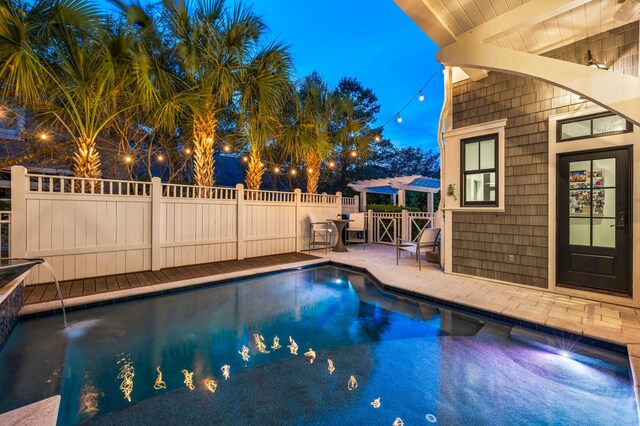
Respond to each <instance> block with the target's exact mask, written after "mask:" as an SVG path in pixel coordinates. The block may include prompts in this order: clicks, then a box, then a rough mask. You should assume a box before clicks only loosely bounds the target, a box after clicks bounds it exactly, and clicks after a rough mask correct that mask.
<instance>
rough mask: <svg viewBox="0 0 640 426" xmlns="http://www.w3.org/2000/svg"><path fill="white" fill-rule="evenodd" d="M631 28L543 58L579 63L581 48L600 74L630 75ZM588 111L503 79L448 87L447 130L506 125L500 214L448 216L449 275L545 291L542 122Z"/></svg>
mask: <svg viewBox="0 0 640 426" xmlns="http://www.w3.org/2000/svg"><path fill="white" fill-rule="evenodd" d="M638 30H639V29H638V22H637V21H636V22H633V23H631V24H628V25H625V26H623V27H620V28H617V29H614V30H611V31H607V32H604V33H601V34H598V35H596V36H593V37H590V38H588V39H585V40H582V41H580V42H577V43H573V44H571V45H568V46H564V47H561V48H559V49H556V50H553V51H551V52H547V53H546V54H545V56H549V57H553V58H556V59H561V60H565V61H571V62H576V63H583V64H584V63H586V52H587V50H588V49H589V50H591V53H592V55H593V57H594V59H595V60H596V61H598V62H603V63H606V64H607V65H608V66H609V67H610V69H609V71H603V72H619V73H624V74H632V75H638ZM592 106H594V105H593V104H592V103H590V102H584V101H581V100H580V99H579V97H578V96H577V95H575V94H572V93H570V92H568V91H566V90H564V89H560V88H558V87H554V86H551V85H549V84H546V83H542V82H539V81H535V80H532V79H530V78H524V77H520V76H515V75H509V74H504V73H497V72H491V73H489V76H488V77H487V78H485V79H482V80H480V81H471V80H465V81H462V82H459V83H456V84H455V85H454V87H453V129H458V128H461V127H465V126H470V125H476V124H481V123H485V122H490V121H493V120H498V119H504V118H507V119H508V121H507V127H506V129H505V145H506V146H505V159H504V161H505V213H477V212H473V213H471V212H469V213H467V212H457V211H456V212H453V214H452V221H453V224H452V227H453V237H452V238H453V239H452V249H453V259H452V260H453V262H452V265H453V272H456V273H462V274H467V275H474V276H480V277H485V278H490V279H496V280H502V281H508V282H513V283H519V284H526V285H531V286H535V287H543V288H546V287H547V264H548V259H547V257H548V256H547V253H548V252H547V250H548V188H547V186H548V140H549V131H548V125H549V122H548V118H549V116H551V115H555V114H562V113H568V112H572V111H578V110H581V109H586V108H588V107H592ZM509 255H514V256H515V258H514V261H513V262H509Z"/></svg>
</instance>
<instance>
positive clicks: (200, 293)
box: [0, 266, 637, 425]
mask: <svg viewBox="0 0 640 426" xmlns="http://www.w3.org/2000/svg"><path fill="white" fill-rule="evenodd" d="M68 319H69V322H70V324H71V326H70V328H69V329H67V330H66V331H64V330H63V329H62V321H61V320H60V318H58V317H57V316H48V317H43V318H37V319H28V320H22V321H20V322H19V323H18V326H17V327H16V329H15V330H14V331H13V333H12V335H11V336H10V338H9V340H8V341H7V343H6V344H5V345H4V347H3V348H2V349H1V350H0V412H5V411H8V410H11V409H13V408H16V407H19V406H22V405H25V404H29V403H32V402H35V401H38V400H41V399H43V398H46V397H49V396H52V395H56V394H61V395H62V400H61V406H60V412H59V417H58V424H63V425H67V424H77V423H83V422H89V423H93V424H243V425H244V424H261V425H262V424H278V425H283V424H284V425H286V424H292V425H293V424H310V425H316V424H317V425H321V424H342V423H347V424H367V425H371V424H386V425H391V424H393V422H394V421H395V420H396V419H397V418H400V419H402V420H403V421H404V423H405V424H408V425H409V424H430V423H437V424H492V425H496V424H497V425H511V424H530V425H538V424H582V425H584V424H616V425H627V424H629V425H634V424H637V414H636V402H635V397H634V393H633V387H632V384H631V381H630V378H629V366H628V362H627V360H626V357H624V356H622V355H617V354H614V353H611V354H605V355H606V357H605V358H603V359H599V358H595V357H586V356H582V355H575V356H574V355H573V354H571V353H568V354H565V355H568V356H563V355H562V354H560V353H555V352H553V351H546V350H542V349H539V348H538V347H536V346H534V345H532V344H527V343H526V341H523V339H520V338H519V339H515V338H514V328H513V327H512V326H510V325H507V324H503V323H499V322H494V321H491V320H488V319H483V318H481V317H475V316H471V315H468V314H464V313H460V312H456V311H453V310H450V309H444V308H442V307H438V306H435V305H432V304H428V303H422V302H417V301H410V300H405V299H401V298H398V297H395V296H391V295H388V294H385V293H382V292H381V291H379V290H378V288H377V287H376V286H375V285H374V283H373V282H372V281H371V279H369V278H368V276H367V275H364V274H362V273H359V272H356V271H352V270H347V269H342V268H336V267H330V266H323V267H317V268H313V269H303V270H298V271H290V272H283V273H280V274H273V275H268V276H262V277H257V278H250V279H245V280H240V281H237V282H231V283H226V284H221V285H215V286H210V287H203V288H198V289H193V290H189V291H182V292H177V293H170V294H164V295H159V296H154V297H149V298H143V299H137V300H132V301H127V302H124V303H117V304H113V305H108V306H101V307H95V308H90V309H85V310H77V311H73V312H71V313H70V314H69V317H68ZM255 335H257V336H258V337H257V339H256V337H255ZM259 336H263V337H264V340H262V339H260V337H259ZM276 336H278V337H279V345H280V346H281V347H280V348H279V349H273V348H272V347H277V345H274V338H275V337H276ZM289 337H291V338H292V339H293V341H295V342H296V344H297V346H298V351H297V353H298V355H293V354H292V353H291V348H290V347H289V346H294V345H293V343H291V342H290V340H289ZM563 344H565V345H566V346H567V347H566V348H564V347H563V349H570V342H564V343H563ZM263 345H264V346H263ZM243 346H245V347H246V348H247V349H248V350H245V351H244V353H245V355H248V357H249V358H248V360H246V361H245V360H243ZM261 351H262V352H261ZM305 354H306V355H305ZM312 355H314V356H315V357H313V356H312ZM329 360H331V361H332V362H331V365H330V363H329ZM225 366H228V372H229V378H228V380H225V379H224V377H223V369H225ZM331 366H332V367H333V370H332V371H330V370H331V368H330V367H331ZM352 377H353V379H352ZM212 391H213V392H212ZM378 398H379V399H378ZM129 399H130V401H129ZM377 402H378V403H379V406H377V405H378V404H377Z"/></svg>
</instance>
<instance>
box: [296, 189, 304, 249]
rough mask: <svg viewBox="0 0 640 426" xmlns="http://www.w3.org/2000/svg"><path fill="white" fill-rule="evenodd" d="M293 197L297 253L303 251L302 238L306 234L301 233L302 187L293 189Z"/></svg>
mask: <svg viewBox="0 0 640 426" xmlns="http://www.w3.org/2000/svg"><path fill="white" fill-rule="evenodd" d="M293 198H294V201H295V203H296V214H295V218H296V219H295V220H296V224H295V226H296V253H297V252H299V251H302V248H301V247H300V238H301V237H304V234H303V235H300V228H301V225H300V223H301V218H300V203H301V201H302V191H301V190H300V188H296V189H294V190H293Z"/></svg>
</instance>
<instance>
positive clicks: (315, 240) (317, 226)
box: [308, 214, 333, 254]
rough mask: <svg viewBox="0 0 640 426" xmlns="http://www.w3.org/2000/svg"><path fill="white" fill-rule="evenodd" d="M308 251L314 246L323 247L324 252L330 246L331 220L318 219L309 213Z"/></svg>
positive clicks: (326, 251)
mask: <svg viewBox="0 0 640 426" xmlns="http://www.w3.org/2000/svg"><path fill="white" fill-rule="evenodd" d="M308 216H309V252H311V250H312V249H313V248H314V247H316V246H320V247H324V252H325V254H326V253H328V251H329V247H331V234H332V233H333V229H332V228H331V222H329V221H319V220H317V219H316V218H315V217H314V216H313V215H312V214H309V215H308Z"/></svg>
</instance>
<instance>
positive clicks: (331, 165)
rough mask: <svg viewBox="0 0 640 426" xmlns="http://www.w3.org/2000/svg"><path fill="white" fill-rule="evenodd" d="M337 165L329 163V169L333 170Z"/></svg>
mask: <svg viewBox="0 0 640 426" xmlns="http://www.w3.org/2000/svg"><path fill="white" fill-rule="evenodd" d="M335 165H336V163H334V162H333V161H329V168H330V169H333V167H334V166H335Z"/></svg>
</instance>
